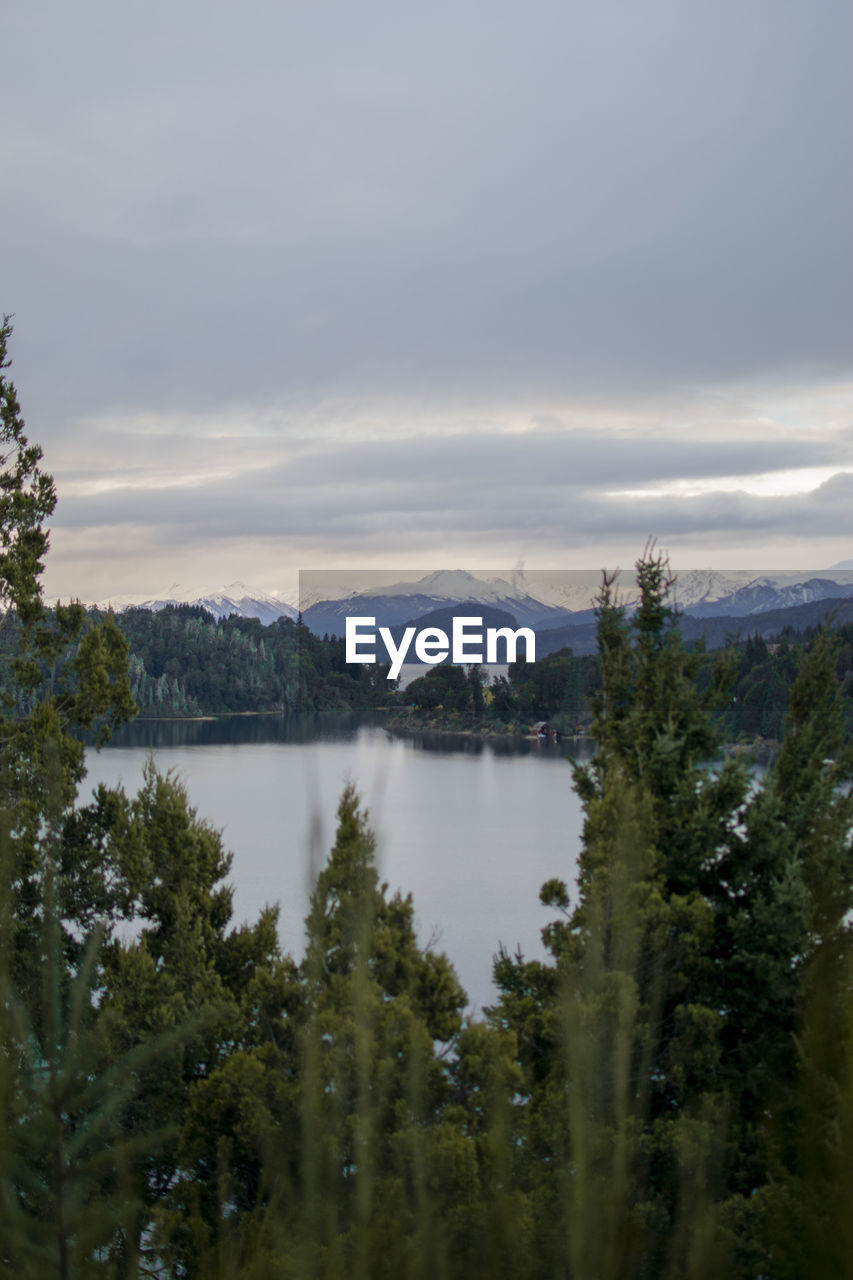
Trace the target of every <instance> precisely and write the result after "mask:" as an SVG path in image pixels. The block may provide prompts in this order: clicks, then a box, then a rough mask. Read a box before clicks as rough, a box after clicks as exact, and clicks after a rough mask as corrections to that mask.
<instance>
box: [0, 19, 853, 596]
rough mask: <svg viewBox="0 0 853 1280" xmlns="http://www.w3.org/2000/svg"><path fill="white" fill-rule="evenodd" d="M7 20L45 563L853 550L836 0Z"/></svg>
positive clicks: (22, 316)
mask: <svg viewBox="0 0 853 1280" xmlns="http://www.w3.org/2000/svg"><path fill="white" fill-rule="evenodd" d="M3 48H4V57H3V89H4V93H3V113H2V115H3V123H2V126H0V174H2V178H0V184H2V190H0V197H2V198H0V245H2V259H0V268H2V275H0V311H5V312H13V313H14V325H15V334H14V336H13V338H12V344H11V355H12V357H13V360H14V366H13V369H12V376H13V378H14V380H15V382H16V385H17V388H18V392H19V395H20V398H21V400H22V404H23V408H24V415H25V418H26V420H27V426H28V432H29V435H30V437H31V438H32V439H35V440H38V441H39V442H40V443H41V444H42V445H43V447H44V450H45V461H46V465H47V467H48V469H49V470H51V471H52V472H53V473H54V475H55V476H56V479H57V484H58V488H59V494H60V503H59V506H58V508H57V512H56V516H55V519H54V521H53V524H52V530H53V533H52V541H53V549H52V552H51V559H50V566H49V570H48V574H47V581H46V586H47V590H48V592H49V593H55V592H61V593H63V594H64V595H68V594H75V595H81V596H83V597H84V598H99V597H100V598H102V597H104V596H107V595H111V594H112V595H115V594H119V593H122V592H131V591H139V592H151V593H154V592H158V591H161V590H163V589H165V588H166V587H168V586H169V585H170V584H172V583H176V582H177V583H185V584H190V583H194V584H196V583H197V584H206V585H209V586H216V585H223V584H225V583H227V582H231V581H232V580H234V579H242V580H243V581H245V582H247V583H248V584H249V585H253V586H258V587H262V588H266V589H282V588H287V587H289V586H291V585H293V584H295V578H296V571H297V570H298V569H299V568H317V567H325V566H336V567H347V566H349V567H358V566H362V565H366V564H369V565H374V566H377V567H380V566H386V565H390V566H393V565H395V564H400V565H406V566H408V565H411V564H412V563H419V564H422V565H423V566H424V567H425V568H428V567H435V568H438V567H450V568H453V567H457V566H460V565H465V566H466V567H469V568H477V567H479V568H487V567H490V566H502V565H506V564H513V563H517V562H519V561H523V562H525V563H526V564H527V565H528V566H530V567H557V566H566V567H599V566H600V565H602V564H605V563H606V564H609V565H615V564H617V563H619V564H622V565H625V564H627V563H630V562H631V561H632V560H633V559H635V558H636V556H637V554H638V553H639V551H640V550H641V549H642V546H643V544H644V543H645V541H646V538H647V537H648V536H649V535H650V534H654V535H657V537H658V539H659V541H660V543H661V545H662V546H663V547H664V548H665V549H667V550H669V552H670V554H671V556H672V560H673V562H674V564H675V565H677V566H685V567H686V566H703V567H704V566H711V565H712V566H714V567H741V566H745V565H761V566H766V567H768V568H773V567H779V568H781V567H791V568H797V567H816V568H817V567H821V566H827V565H829V564H831V563H833V562H835V561H838V560H842V559H849V558H850V557H853V501H851V499H853V278H852V277H853V270H851V267H853V251H852V250H851V230H850V229H851V227H853V200H851V192H853V166H851V163H850V160H851V134H853V127H852V126H851V122H853V100H852V99H853V77H851V75H850V70H849V67H850V53H851V49H853V7H851V5H850V4H849V2H848V0H810V3H808V4H806V3H796V2H794V0H714V2H713V3H711V2H710V0H671V2H670V0H596V3H591V2H590V0H587V3H585V4H583V5H581V4H578V3H575V2H574V0H558V2H553V3H552V2H536V0H526V3H523V4H522V3H520V0H515V2H514V3H505V2H504V0H488V2H483V3H479V2H478V3H469V2H466V0H454V3H452V4H450V3H445V2H444V0H432V3H430V4H429V5H424V4H421V5H412V4H408V5H407V4H401V3H399V0H396V3H393V4H392V3H385V2H384V0H382V2H378V0H363V2H362V3H356V4H354V3H353V2H352V0H346V2H343V0H340V2H339V0H305V2H304V3H287V0H275V2H273V0H247V2H246V3H244V4H242V5H240V6H237V5H235V4H233V3H229V4H227V5H226V4H220V3H217V2H216V0H204V3H202V2H201V0H169V2H168V3H162V2H161V0H146V2H145V3H144V4H142V3H138V2H137V0H123V2H122V3H120V4H116V3H115V0H75V2H74V3H73V4H68V3H67V0H64V2H63V3H58V2H57V0H40V2H39V3H38V4H30V5H23V4H21V5H17V6H8V7H7V11H6V12H5V14H4V17H3Z"/></svg>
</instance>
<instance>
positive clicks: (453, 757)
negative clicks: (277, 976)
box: [81, 716, 591, 1009]
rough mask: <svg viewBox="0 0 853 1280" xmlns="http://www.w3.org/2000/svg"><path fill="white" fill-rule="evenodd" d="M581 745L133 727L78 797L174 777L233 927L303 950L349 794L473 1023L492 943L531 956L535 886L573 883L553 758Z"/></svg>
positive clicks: (570, 820) (545, 914) (365, 732)
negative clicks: (265, 910)
mask: <svg viewBox="0 0 853 1280" xmlns="http://www.w3.org/2000/svg"><path fill="white" fill-rule="evenodd" d="M590 750H591V744H589V743H588V742H583V743H570V744H560V745H556V746H555V745H553V744H547V743H544V742H542V743H540V742H538V741H535V740H533V741H528V740H523V741H521V742H518V741H513V742H507V741H505V740H502V739H501V740H496V741H482V740H480V739H475V738H470V737H464V736H454V737H449V736H445V735H429V734H420V735H418V734H415V735H412V736H406V737H403V736H397V735H392V734H391V733H389V732H388V731H387V730H385V729H384V728H383V727H382V726H381V724H375V723H374V724H365V723H359V722H357V721H346V720H340V719H336V720H333V721H326V722H323V721H318V720H300V721H298V722H295V723H294V722H286V721H284V720H282V719H280V718H278V717H269V716H255V717H230V718H225V719H221V720H210V721H159V722H157V721H142V722H136V723H135V724H133V725H129V726H127V727H126V728H125V729H124V730H122V732H121V734H120V735H118V736H117V738H116V739H115V741H114V742H113V743H111V744H110V745H109V746H107V747H106V748H104V749H103V750H102V751H101V752H100V753H96V752H95V751H93V750H90V751H89V752H88V753H87V765H88V769H89V776H88V779H87V781H86V782H85V783H84V785H83V788H82V789H81V798H85V797H86V796H87V795H88V792H89V789H90V788H91V787H92V786H94V785H95V784H97V783H99V782H104V783H107V784H108V785H115V784H117V783H122V784H123V785H124V787H125V789H126V790H127V791H128V792H134V791H136V790H137V789H138V788H139V786H140V784H141V781H142V770H143V766H144V763H145V760H146V758H147V756H148V754H149V752H153V753H154V756H155V759H156V762H157V765H158V767H159V768H160V769H161V770H162V771H165V770H168V769H174V770H176V771H177V773H178V775H179V776H180V777H181V779H182V780H183V781H184V783H185V785H186V787H187V790H188V793H189V796H190V800H191V802H192V804H193V805H194V806H195V808H196V809H197V810H198V813H199V815H200V816H201V817H203V818H206V819H208V820H209V821H210V822H212V823H213V824H214V826H216V827H218V828H221V830H222V833H223V840H224V844H225V846H226V848H228V849H229V850H231V852H232V853H233V855H234V861H233V865H232V869H231V881H232V883H233V885H234V889H235V893H234V912H235V920H236V921H241V920H247V919H248V920H252V919H254V918H255V916H256V915H257V912H258V910H259V909H260V908H261V907H262V906H263V905H264V904H266V903H269V902H278V903H279V904H280V917H279V934H280V937H281V941H282V945H283V946H284V948H285V949H286V950H288V951H289V952H290V953H291V954H292V955H293V956H294V957H296V958H299V957H301V955H302V952H303V945H304V933H303V921H304V917H305V914H306V911H307V905H308V894H309V892H310V889H309V885H310V882H311V878H312V867H313V868H316V867H317V866H319V865H320V864H321V862H322V860H323V859H324V858H325V855H326V854H327V852H328V850H329V849H330V847H331V844H332V842H333V839H334V830H335V810H336V807H337V803H338V799H339V797H340V793H341V791H342V789H343V787H344V785H345V783H346V782H347V781H348V780H352V781H353V782H355V784H356V786H357V787H358V790H359V792H360V794H361V797H362V800H363V802H364V803H365V804H366V805H367V807H368V809H369V811H370V819H371V824H372V826H373V828H374V830H375V832H376V834H377V838H378V850H377V863H378V868H379V872H380V875H381V876H382V878H383V879H384V880H386V881H387V882H388V884H389V886H390V887H391V889H392V890H395V889H400V890H401V891H402V892H404V893H411V894H412V896H413V900H414V906H415V916H416V921H417V926H418V936H419V938H420V940H421V942H422V943H427V942H431V943H432V945H434V946H436V947H437V948H438V949H439V950H442V951H446V952H447V954H448V955H449V957H450V959H451V960H452V961H453V963H454V965H455V966H456V969H457V972H458V973H459V976H460V979H461V980H462V984H463V986H464V987H465V990H466V991H467V992H468V996H469V999H470V1001H471V1004H472V1006H473V1007H474V1008H475V1009H480V1008H482V1006H483V1005H485V1004H488V1003H489V1002H491V1001H492V1000H493V999H494V996H495V988H494V986H493V985H492V981H491V973H492V957H493V956H494V954H495V952H496V951H497V949H498V945H499V944H500V943H503V945H504V946H506V947H507V948H508V949H509V950H510V951H515V949H516V947H518V946H520V947H521V949H522V950H523V952H524V954H525V955H527V956H530V957H534V956H542V955H543V954H544V951H543V948H542V944H541V940H540V936H539V931H540V929H541V928H542V926H543V925H544V924H545V923H546V922H547V920H548V919H549V918H550V915H551V914H552V913H550V912H549V911H546V909H545V908H544V907H542V906H541V905H540V903H539V898H538V894H539V888H540V886H541V885H542V883H543V882H544V881H545V880H547V879H549V878H550V877H552V876H559V877H561V878H562V879H564V880H566V881H567V882H569V883H570V885H571V883H572V882H573V880H574V877H575V871H576V864H577V856H578V851H579V847H580V831H581V823H582V812H581V808H580V803H579V801H578V798H577V796H576V795H575V793H574V791H573V789H572V778H571V770H570V768H569V764H568V762H567V760H566V758H565V754H564V753H565V752H568V751H572V752H573V753H574V754H575V755H576V756H577V755H578V754H579V753H580V754H582V755H586V756H588V755H589V754H590Z"/></svg>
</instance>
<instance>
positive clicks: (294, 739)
mask: <svg viewBox="0 0 853 1280" xmlns="http://www.w3.org/2000/svg"><path fill="white" fill-rule="evenodd" d="M386 719H387V716H383V715H382V714H381V713H378V712H377V713H372V714H365V713H364V712H355V713H353V714H351V715H341V714H339V713H338V714H328V715H311V716H291V717H286V716H283V715H234V716H211V717H208V718H198V719H186V720H182V719H165V720H157V719H148V720H143V719H137V720H134V721H133V722H132V723H131V724H127V725H124V726H123V727H122V728H121V729H119V730H118V731H117V732H116V733H115V734H114V735H113V738H112V741H111V742H110V746H113V747H136V748H141V749H144V750H147V751H159V750H162V749H167V750H168V749H169V748H172V747H205V746H207V747H209V746H240V745H242V744H255V745H259V744H262V743H274V742H281V743H312V742H346V741H352V742H354V741H355V739H356V738H357V737H358V735H359V733H361V732H362V731H363V730H365V729H369V728H372V729H384V731H385V734H386V735H387V737H388V740H389V741H400V742H405V743H407V744H408V745H409V746H410V747H411V748H412V749H413V750H415V751H437V752H441V753H442V754H448V753H451V754H452V753H463V754H465V755H472V756H478V755H482V754H483V753H484V752H488V753H490V754H492V755H496V756H530V755H532V756H541V757H543V758H547V759H560V758H562V757H565V756H570V757H571V758H572V759H574V760H586V759H589V757H590V755H591V754H592V743H591V742H590V740H589V739H586V738H567V739H565V740H564V741H562V742H550V741H548V739H547V738H535V737H525V736H523V735H520V734H499V735H494V736H492V735H483V734H471V733H442V732H439V731H437V730H435V729H405V730H394V729H391V730H389V729H386V728H385V720H386Z"/></svg>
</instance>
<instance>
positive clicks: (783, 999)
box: [493, 552, 852, 1277]
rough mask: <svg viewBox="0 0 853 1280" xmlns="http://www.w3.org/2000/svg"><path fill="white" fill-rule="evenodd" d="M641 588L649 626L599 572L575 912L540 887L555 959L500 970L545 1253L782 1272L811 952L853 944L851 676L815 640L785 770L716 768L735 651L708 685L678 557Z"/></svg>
mask: <svg viewBox="0 0 853 1280" xmlns="http://www.w3.org/2000/svg"><path fill="white" fill-rule="evenodd" d="M637 581H638V586H639V589H640V599H639V603H638V606H637V608H636V611H635V613H634V615H633V617H631V618H629V616H628V614H627V611H626V610H625V608H624V607H623V606H621V605H620V603H619V602H618V600H616V599H615V598H614V594H613V589H612V579H610V578H609V577H607V576H605V579H604V583H603V588H602V592H601V595H600V598H599V602H598V638H599V655H600V665H601V679H602V689H601V693H600V695H599V696H598V698H597V699H596V701H595V704H594V711H595V719H594V722H593V734H594V736H595V738H596V744H597V751H596V756H595V758H594V759H593V761H592V762H591V763H590V764H589V765H588V766H587V767H585V768H580V767H576V768H575V771H574V775H575V785H576V787H577V788H578V790H579V793H580V795H581V798H582V800H583V804H584V809H585V823H584V832H583V848H582V853H581V858H580V867H579V884H578V901H577V905H576V906H575V907H574V909H570V904H569V899H568V893H567V890H566V887H565V885H564V884H562V883H560V882H559V881H555V882H550V883H549V884H548V885H546V886H545V887H544V889H543V895H542V897H543V901H544V902H545V903H546V904H547V905H550V906H551V907H557V908H559V909H560V911H561V913H562V916H563V918H562V919H558V920H555V921H553V922H552V923H551V924H550V925H548V926H547V928H546V929H545V931H544V938H545V942H546V945H547V946H548V948H549V950H550V952H551V954H552V957H553V964H552V966H547V965H537V964H531V963H526V962H524V960H523V958H522V957H516V958H515V959H513V958H511V957H509V956H506V955H502V956H501V957H500V959H499V963H498V965H497V968H496V977H497V980H498V983H499V986H500V988H501V991H502V997H501V1001H500V1004H499V1005H498V1006H497V1008H496V1010H495V1011H494V1014H493V1018H494V1021H495V1022H496V1024H497V1025H499V1026H503V1027H506V1028H508V1029H509V1028H511V1029H514V1030H515V1032H516V1035H517V1038H518V1042H519V1046H520V1049H521V1057H520V1063H521V1065H522V1066H523V1067H524V1069H525V1073H526V1081H527V1084H526V1095H527V1104H526V1128H525V1143H526V1147H527V1151H528V1154H529V1161H528V1179H529V1185H530V1189H531V1195H532V1197H533V1204H534V1217H535V1221H536V1224H537V1226H536V1230H537V1233H538V1247H539V1248H540V1249H541V1250H542V1253H543V1256H544V1257H545V1258H546V1259H547V1260H548V1269H549V1273H550V1272H552V1273H554V1274H563V1270H564V1269H566V1270H567V1272H569V1273H571V1274H575V1273H577V1274H580V1275H586V1274H590V1275H592V1274H594V1275H596V1276H602V1277H603V1276H620V1277H621V1276H625V1277H627V1276H644V1275H647V1274H648V1275H652V1274H653V1275H663V1274H670V1273H672V1274H691V1275H700V1274H707V1275H714V1274H718V1272H719V1269H720V1268H721V1267H722V1266H723V1265H724V1257H723V1255H724V1254H725V1253H728V1254H730V1255H731V1256H732V1257H733V1259H734V1261H732V1262H731V1265H732V1266H735V1265H736V1266H742V1267H744V1268H747V1269H746V1270H744V1271H743V1274H745V1275H746V1274H753V1273H752V1272H750V1271H749V1270H748V1267H749V1266H750V1265H753V1264H754V1265H756V1266H764V1267H765V1268H766V1272H767V1274H776V1272H775V1271H774V1270H773V1269H772V1268H773V1266H775V1263H774V1261H773V1256H774V1255H773V1247H772V1244H771V1243H770V1241H769V1237H768V1233H767V1231H766V1223H767V1222H768V1221H770V1220H771V1217H772V1214H771V1213H770V1211H769V1209H768V1210H767V1214H766V1218H765V1220H764V1221H763V1222H762V1221H760V1214H759V1212H758V1207H759V1206H761V1211H762V1212H764V1210H765V1208H767V1206H768V1205H769V1204H770V1203H771V1202H773V1203H775V1204H778V1202H779V1196H778V1192H777V1191H776V1190H773V1188H774V1187H775V1186H776V1185H777V1183H778V1179H779V1178H780V1177H781V1178H783V1180H787V1181H788V1183H790V1178H791V1177H792V1176H793V1165H792V1152H791V1144H790V1141H789V1140H786V1138H785V1127H784V1126H785V1124H787V1126H788V1135H789V1137H790V1124H791V1120H790V1116H791V1111H790V1105H791V1102H790V1100H791V1097H792V1093H793V1091H795V1089H796V1083H797V1073H798V1063H797V1054H796V1046H795V1032H796V1031H797V1027H798V1019H799V1017H800V1014H801V1011H802V1007H803V1005H802V1002H803V991H804V987H803V981H804V964H805V962H806V959H807V957H808V954H809V951H810V950H811V949H813V947H814V943H810V941H809V938H810V936H814V935H815V934H819V935H820V937H823V938H837V937H838V936H839V930H841V931H842V933H844V934H845V936H846V927H845V926H844V925H843V920H844V917H845V913H846V912H847V911H849V909H850V906H851V905H852V904H851V901H850V886H849V829H850V808H849V802H848V800H847V793H846V790H845V789H844V788H843V787H842V783H843V780H844V779H845V778H849V776H850V774H849V765H848V763H847V761H846V758H845V759H844V760H842V759H841V758H840V757H837V758H836V759H837V764H833V765H832V766H830V765H829V764H828V763H827V753H830V754H831V752H832V750H833V749H834V748H835V747H837V746H838V723H837V717H836V719H833V718H832V716H830V715H829V707H830V706H832V707H835V708H836V711H837V705H838V704H837V681H834V677H833V681H834V684H833V683H831V682H830V681H829V674H828V673H829V668H830V666H831V663H830V662H829V660H828V659H827V658H826V656H825V655H824V656H823V657H821V647H820V645H818V646H817V652H816V655H815V657H814V658H813V659H812V660H811V661H810V662H806V663H805V664H804V666H803V670H802V672H801V675H800V678H799V681H798V683H797V685H795V688H794V689H793V690H792V694H791V703H792V707H793V709H794V710H793V718H791V717H789V720H788V723H787V730H786V745H785V746H784V747H783V751H782V754H781V755H780V759H779V764H778V768H777V770H776V771H775V772H771V774H770V775H769V777H768V779H767V780H766V782H765V784H764V785H763V786H759V785H756V784H755V783H754V782H752V781H751V780H750V778H749V775H748V773H747V770H746V767H745V765H744V764H743V763H742V762H738V761H735V760H731V759H729V760H725V759H722V752H721V742H720V739H719V736H718V735H719V730H718V729H717V728H715V722H714V720H713V718H712V714H711V713H712V711H713V707H714V705H715V702H717V701H718V699H719V698H721V697H722V696H724V694H725V687H726V683H727V681H728V680H729V679H730V678H731V675H732V661H733V657H732V656H728V657H727V656H726V655H725V654H724V655H722V656H721V658H720V659H719V662H718V663H716V664H715V670H714V678H713V679H712V681H711V683H710V684H708V685H707V687H705V688H704V690H703V689H700V687H699V685H698V684H697V681H696V675H697V672H698V666H699V664H700V663H702V662H704V661H706V660H705V659H704V656H703V655H702V654H701V653H700V652H691V651H688V650H686V649H685V647H684V646H683V644H682V642H681V639H680V636H679V634H678V630H677V620H676V615H675V612H674V610H673V608H672V606H671V605H670V603H669V592H670V588H671V579H670V576H669V573H668V568H667V565H666V562H665V561H664V560H663V559H662V558H661V557H659V556H656V555H654V554H653V553H652V552H647V553H646V555H645V556H644V557H643V558H642V559H641V560H640V561H639V562H638V565H637ZM815 664H816V665H815ZM798 709H799V710H798ZM833 715H836V712H833ZM798 717H799V718H798ZM828 724H831V725H832V726H833V728H832V729H831V731H827V729H826V727H824V728H823V729H821V726H826V725H828ZM789 741H790V745H788V742H789ZM786 1108H787V1110H786ZM786 1114H787V1116H788V1117H789V1119H788V1120H787V1121H785V1122H784V1124H783V1120H784V1116H785V1115H786ZM780 1125H781V1126H782V1127H781V1128H780ZM554 1170H556V1171H557V1174H556V1176H554V1173H553V1171H554ZM545 1171H549V1172H547V1173H546V1172H545ZM774 1220H775V1219H774ZM614 1241H618V1242H619V1244H618V1247H615V1248H614V1245H613V1242H614ZM747 1243H748V1245H749V1248H747ZM750 1248H751V1249H753V1250H754V1249H756V1248H757V1249H758V1251H759V1254H760V1260H759V1261H758V1262H756V1259H755V1257H752V1261H751V1262H750V1261H749V1260H748V1254H749V1249H750ZM780 1274H781V1273H780Z"/></svg>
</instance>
